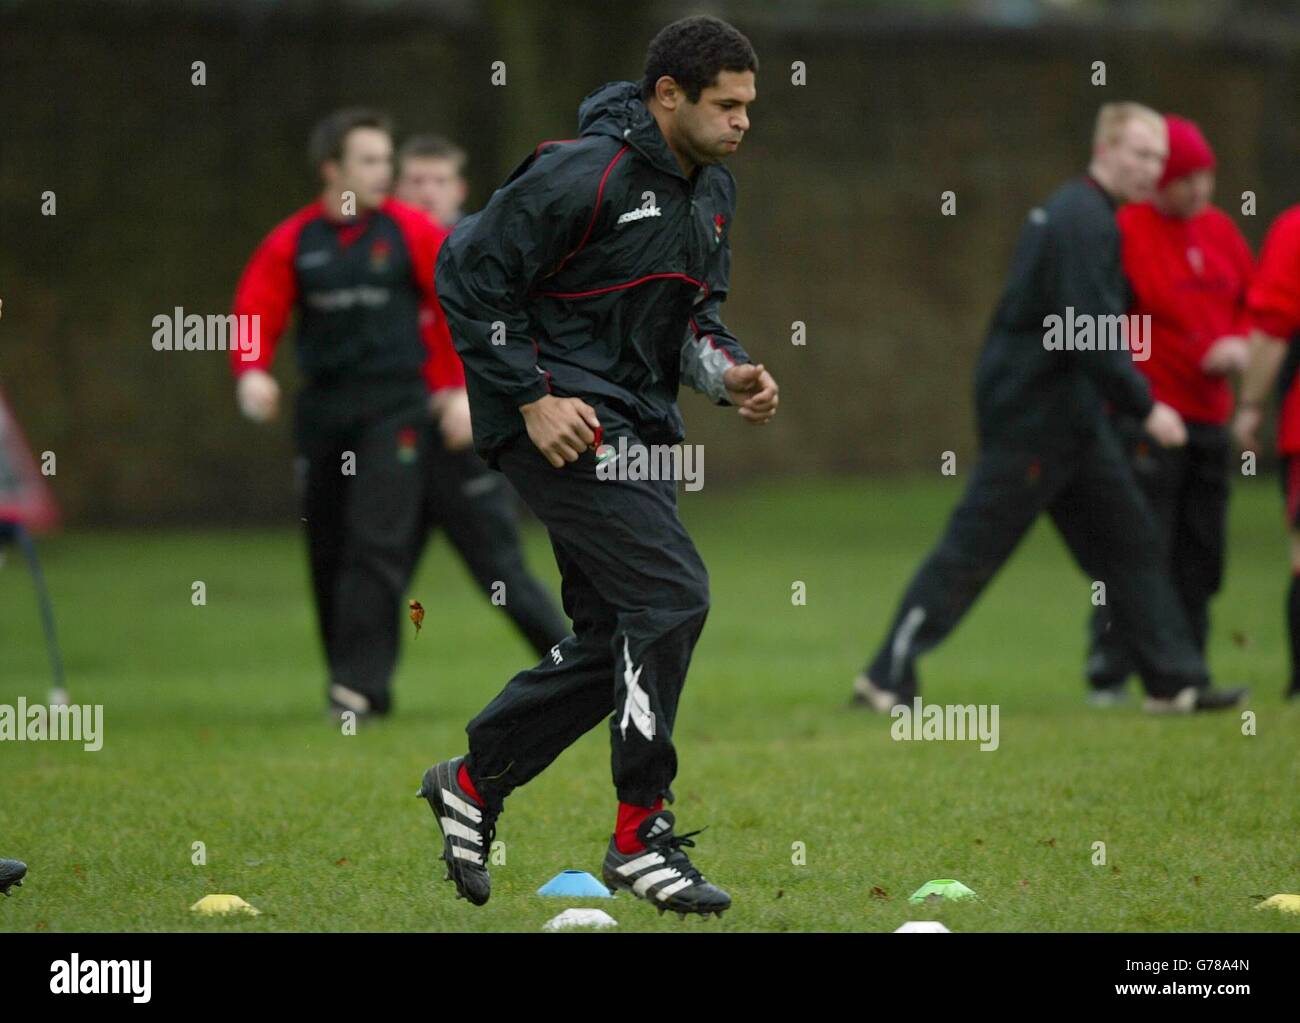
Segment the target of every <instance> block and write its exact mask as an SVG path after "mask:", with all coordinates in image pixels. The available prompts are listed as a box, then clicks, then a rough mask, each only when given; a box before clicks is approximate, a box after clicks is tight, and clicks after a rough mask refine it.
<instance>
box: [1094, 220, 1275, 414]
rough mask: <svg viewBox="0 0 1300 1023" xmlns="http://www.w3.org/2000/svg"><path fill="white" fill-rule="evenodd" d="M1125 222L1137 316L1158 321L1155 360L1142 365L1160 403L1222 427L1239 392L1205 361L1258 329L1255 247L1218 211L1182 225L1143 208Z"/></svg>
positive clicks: (1126, 265)
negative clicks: (1252, 315)
mask: <svg viewBox="0 0 1300 1023" xmlns="http://www.w3.org/2000/svg"><path fill="white" fill-rule="evenodd" d="M1118 219H1119V229H1120V237H1121V244H1122V252H1123V260H1124V274H1125V276H1126V277H1127V278H1128V280H1129V286H1130V287H1131V288H1132V290H1133V304H1132V308H1131V310H1130V312H1132V313H1134V314H1137V315H1139V316H1141V315H1150V317H1151V336H1150V337H1149V338H1148V339H1147V341H1148V343H1149V344H1150V346H1151V348H1150V357H1149V358H1148V359H1146V360H1145V361H1143V362H1134V365H1135V366H1136V367H1137V368H1138V369H1139V370H1140V371H1141V372H1142V373H1143V375H1145V376H1146V378H1147V379H1148V380H1149V381H1150V382H1151V396H1152V397H1153V398H1155V400H1156V401H1162V402H1164V403H1165V404H1167V405H1172V406H1173V407H1174V408H1175V409H1176V410H1177V411H1178V413H1179V415H1181V416H1182V417H1183V418H1184V419H1186V420H1188V421H1190V422H1196V423H1213V424H1215V425H1222V424H1223V423H1225V422H1227V420H1228V417H1229V415H1231V413H1232V390H1231V388H1230V387H1229V386H1228V381H1227V379H1226V378H1225V377H1223V376H1210V375H1209V374H1207V373H1205V372H1204V371H1203V370H1202V369H1201V360H1202V359H1204V358H1205V353H1206V352H1208V351H1209V350H1210V348H1211V346H1213V344H1214V343H1215V342H1216V341H1218V340H1219V339H1220V338H1223V337H1229V336H1233V335H1236V336H1242V337H1244V336H1245V335H1246V334H1247V332H1248V331H1249V329H1250V328H1249V321H1248V319H1247V316H1246V293H1247V290H1248V289H1249V287H1250V282H1251V279H1252V277H1253V275H1254V260H1253V258H1252V256H1251V253H1250V246H1249V245H1248V244H1247V243H1246V239H1245V238H1244V237H1242V234H1241V231H1239V230H1238V229H1237V225H1236V224H1234V223H1233V222H1232V220H1231V219H1230V218H1229V217H1228V215H1227V214H1225V213H1224V212H1223V211H1222V210H1220V209H1218V208H1217V207H1214V206H1208V207H1206V208H1205V209H1204V210H1203V211H1202V212H1200V213H1198V214H1197V215H1196V216H1194V217H1192V218H1191V219H1189V220H1182V219H1179V218H1176V217H1169V216H1166V215H1165V214H1163V213H1161V212H1160V211H1159V210H1157V209H1156V208H1155V207H1154V206H1152V205H1151V204H1150V203H1135V204H1132V205H1129V206H1125V207H1124V208H1123V209H1121V210H1120V211H1119V217H1118Z"/></svg>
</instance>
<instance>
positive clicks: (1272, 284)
mask: <svg viewBox="0 0 1300 1023" xmlns="http://www.w3.org/2000/svg"><path fill="white" fill-rule="evenodd" d="M1248 304H1249V308H1250V317H1251V321H1252V323H1253V325H1254V326H1255V328H1256V329H1257V330H1260V331H1262V332H1263V333H1265V334H1267V335H1268V336H1269V337H1271V338H1273V339H1274V340H1276V341H1282V342H1286V341H1290V340H1291V338H1292V337H1293V336H1294V335H1295V334H1296V332H1297V331H1300V205H1297V206H1292V207H1291V208H1290V209H1288V210H1285V211H1284V212H1283V213H1282V215H1281V216H1279V217H1278V218H1277V220H1275V221H1273V226H1272V227H1270V228H1269V230H1268V236H1267V237H1266V238H1265V239H1264V248H1263V249H1262V250H1261V251H1260V257H1259V275H1258V276H1257V277H1256V278H1255V283H1254V285H1252V286H1251V289H1250V297H1249V299H1248ZM1277 449H1278V451H1279V452H1281V453H1282V454H1284V455H1294V454H1300V377H1297V378H1296V379H1295V380H1292V381H1291V384H1290V386H1289V387H1288V388H1287V392H1286V397H1285V398H1283V399H1282V411H1281V414H1280V417H1279V420H1278V428H1277Z"/></svg>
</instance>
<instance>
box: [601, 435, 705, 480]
mask: <svg viewBox="0 0 1300 1023" xmlns="http://www.w3.org/2000/svg"><path fill="white" fill-rule="evenodd" d="M596 478H597V479H602V480H681V481H682V482H683V484H684V485H685V488H686V489H687V490H692V491H694V490H699V489H700V488H701V487H703V486H704V445H702V444H649V445H647V444H641V443H632V444H629V443H628V442H627V438H626V437H620V438H618V446H617V447H615V446H614V445H613V444H602V445H601V446H600V447H598V448H597V449H596Z"/></svg>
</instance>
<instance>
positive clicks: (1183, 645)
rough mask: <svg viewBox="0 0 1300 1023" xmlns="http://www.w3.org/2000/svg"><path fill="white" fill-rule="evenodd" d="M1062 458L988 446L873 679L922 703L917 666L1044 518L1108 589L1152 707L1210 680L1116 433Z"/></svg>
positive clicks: (906, 600)
mask: <svg viewBox="0 0 1300 1023" xmlns="http://www.w3.org/2000/svg"><path fill="white" fill-rule="evenodd" d="M1079 445H1080V446H1078V447H1077V448H1075V449H1074V450H1071V451H1067V452H1062V453H1059V454H1055V455H1050V454H1047V453H1042V454H1034V453H1030V452H1025V451H1017V450H1011V449H1008V448H1000V447H986V448H985V449H984V450H983V452H982V453H981V454H980V457H979V461H978V463H977V464H976V466H975V470H974V474H973V476H972V478H971V481H970V484H969V485H968V487H967V489H966V493H965V494H964V495H963V497H962V499H961V503H960V504H958V506H957V508H956V510H955V511H954V512H953V514H952V517H951V518H950V519H949V521H948V528H947V530H946V532H945V533H944V535H943V538H942V539H941V540H940V542H939V545H938V546H937V547H936V548H935V549H934V550H933V551H932V552H931V553H930V555H929V557H927V558H926V560H925V562H924V563H923V564H922V565H921V567H920V569H919V570H918V571H917V573H916V575H915V577H914V578H913V579H912V582H911V584H910V585H909V586H908V588H907V591H906V593H905V594H904V596H903V600H902V603H901V604H900V606H899V609H898V613H897V615H896V616H895V619H894V622H893V624H892V626H891V627H890V629H889V633H888V634H887V635H886V637H885V641H884V643H883V644H882V646H881V647H880V650H879V652H878V653H877V654H876V656H875V658H874V660H872V661H871V663H870V664H869V665H868V667H867V674H868V676H869V677H870V678H871V680H872V682H873V683H875V684H876V685H877V686H881V687H884V688H887V689H892V690H895V691H897V692H898V693H900V694H901V695H902V696H903V697H904V698H905V699H907V700H910V699H912V697H913V696H914V694H915V692H916V685H917V677H916V659H917V658H918V657H920V656H921V655H922V654H924V653H925V652H926V651H927V650H930V649H932V648H933V647H935V646H936V645H938V644H939V643H940V642H941V641H942V640H943V639H944V637H946V636H947V635H948V634H949V633H950V632H951V631H952V630H953V628H955V627H956V625H957V623H958V622H959V621H961V619H962V616H963V615H965V613H966V612H967V611H968V610H969V609H970V607H971V605H972V604H974V603H975V600H976V598H977V597H979V595H980V593H981V592H982V591H983V589H984V587H985V585H986V584H987V583H988V582H989V580H990V579H992V578H993V576H994V575H995V574H997V572H998V570H999V569H1000V568H1001V567H1002V566H1003V565H1004V564H1005V563H1006V561H1007V559H1008V558H1009V557H1010V556H1011V553H1012V551H1014V550H1015V548H1016V545H1017V544H1019V543H1020V541H1021V539H1022V538H1023V537H1024V535H1025V534H1026V533H1027V532H1028V531H1029V528H1030V526H1032V525H1033V523H1034V521H1035V520H1036V519H1037V518H1038V516H1039V514H1040V513H1041V512H1044V511H1046V512H1047V513H1048V514H1049V515H1050V516H1051V517H1052V521H1053V522H1054V523H1055V524H1056V528H1057V529H1058V530H1059V531H1060V534H1061V537H1062V539H1064V541H1065V543H1066V546H1067V547H1069V549H1070V552H1071V554H1073V555H1074V558H1075V560H1076V561H1077V562H1078V564H1079V566H1080V567H1081V568H1082V569H1083V570H1084V572H1086V573H1087V574H1088V576H1089V577H1090V578H1092V579H1093V580H1094V581H1101V582H1103V583H1105V586H1106V592H1107V598H1108V603H1111V604H1112V607H1113V610H1114V619H1113V621H1114V625H1115V628H1116V629H1117V630H1118V632H1119V634H1120V635H1121V636H1122V637H1123V638H1124V640H1125V642H1126V643H1127V646H1128V648H1129V649H1130V650H1131V651H1132V654H1133V657H1134V660H1135V663H1136V665H1137V668H1138V671H1139V672H1140V673H1141V676H1142V680H1143V682H1144V684H1145V685H1146V688H1147V691H1148V693H1149V694H1150V695H1151V696H1158V697H1167V696H1171V695H1173V694H1174V693H1176V692H1178V691H1179V690H1181V689H1182V688H1184V687H1185V686H1188V685H1204V684H1206V683H1207V681H1208V674H1207V672H1206V669H1205V663H1204V661H1203V659H1202V658H1201V655H1200V653H1199V652H1198V651H1197V648H1196V644H1195V642H1194V641H1193V638H1192V633H1191V629H1190V628H1189V626H1188V623H1187V618H1186V615H1185V614H1184V612H1183V608H1182V602H1181V601H1180V600H1179V599H1178V594H1177V591H1175V589H1174V586H1173V583H1172V582H1171V581H1170V580H1169V577H1168V574H1167V573H1168V568H1167V561H1166V558H1165V556H1164V545H1163V544H1162V542H1161V541H1160V537H1159V532H1158V529H1157V526H1156V524H1155V521H1154V518H1153V517H1152V515H1151V512H1150V511H1149V510H1148V508H1147V505H1146V502H1145V501H1144V500H1143V498H1142V495H1141V493H1140V492H1139V490H1138V488H1137V483H1136V482H1135V481H1134V479H1133V472H1132V469H1131V468H1130V467H1129V464H1128V462H1127V460H1126V459H1125V457H1124V454H1123V451H1122V449H1121V447H1120V445H1119V442H1118V440H1117V439H1116V438H1115V435H1114V433H1113V432H1112V430H1111V428H1110V427H1109V426H1106V425H1103V426H1101V427H1100V428H1099V429H1098V430H1097V431H1096V433H1094V434H1093V435H1092V436H1091V438H1090V439H1085V440H1081V441H1080V442H1079Z"/></svg>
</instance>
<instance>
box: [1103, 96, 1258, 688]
mask: <svg viewBox="0 0 1300 1023" xmlns="http://www.w3.org/2000/svg"><path fill="white" fill-rule="evenodd" d="M1165 125H1166V127H1167V128H1168V131H1169V158H1168V159H1167V160H1166V161H1165V169H1164V173H1163V174H1161V175H1160V181H1159V183H1158V185H1157V191H1156V194H1155V196H1154V197H1153V198H1152V199H1151V201H1150V202H1145V203H1133V204H1130V205H1128V206H1125V207H1124V208H1123V209H1121V210H1120V211H1119V233H1120V238H1121V245H1122V249H1123V262H1124V274H1125V276H1126V277H1127V278H1128V282H1129V286H1130V287H1131V289H1132V292H1133V302H1132V305H1131V306H1130V307H1129V311H1130V313H1131V314H1132V315H1136V316H1150V317H1151V331H1152V333H1151V338H1150V341H1151V353H1150V358H1148V359H1145V360H1143V361H1141V362H1138V363H1137V366H1138V368H1139V369H1140V370H1141V372H1142V375H1143V376H1145V377H1146V378H1147V380H1148V382H1149V383H1150V384H1151V394H1152V397H1154V398H1155V399H1156V401H1163V402H1165V403H1166V404H1167V405H1170V406H1171V407H1172V408H1173V409H1174V410H1175V411H1177V412H1178V414H1179V415H1180V416H1182V417H1183V423H1184V424H1185V425H1186V426H1187V443H1186V444H1184V445H1182V446H1181V447H1172V448H1165V447H1161V446H1160V445H1158V444H1153V443H1152V441H1151V438H1150V437H1148V436H1147V435H1146V433H1145V432H1143V430H1142V424H1141V423H1138V422H1136V421H1135V420H1131V419H1127V418H1125V417H1123V416H1116V417H1115V418H1114V420H1113V425H1114V426H1115V429H1116V432H1117V433H1118V435H1119V437H1120V440H1121V443H1123V445H1124V447H1125V449H1126V454H1127V455H1128V457H1129V462H1130V464H1131V465H1132V467H1133V473H1134V476H1135V477H1136V478H1137V482H1138V486H1139V487H1140V488H1141V489H1142V493H1143V494H1144V495H1145V496H1146V499H1147V501H1148V502H1149V504H1150V506H1151V510H1152V511H1153V512H1154V513H1155V516H1156V522H1157V525H1158V526H1159V528H1160V537H1161V540H1162V542H1163V544H1164V551H1165V559H1166V563H1167V564H1168V566H1169V572H1170V576H1171V577H1172V579H1173V582H1174V588H1175V589H1176V590H1177V591H1178V598H1179V600H1181V601H1182V605H1183V610H1184V611H1185V612H1186V614H1187V619H1188V623H1189V624H1190V625H1191V627H1192V639H1193V640H1194V641H1195V642H1196V648H1197V649H1198V650H1200V652H1201V655H1202V656H1204V655H1205V647H1206V640H1207V638H1208V636H1209V631H1210V614H1209V605H1210V598H1211V597H1213V596H1214V594H1215V593H1217V592H1218V591H1219V585H1220V583H1221V582H1222V580H1223V549H1224V542H1225V533H1226V530H1227V520H1228V475H1229V468H1230V463H1231V459H1232V452H1231V444H1230V441H1229V438H1228V428H1227V425H1226V424H1227V422H1228V418H1229V416H1230V414H1231V412H1232V388H1231V386H1230V385H1229V381H1228V378H1229V376H1232V375H1236V374H1238V373H1240V372H1241V371H1242V369H1243V368H1244V367H1245V364H1246V356H1247V353H1248V351H1249V348H1248V343H1247V340H1246V337H1247V334H1248V333H1249V328H1248V327H1247V325H1246V291H1247V289H1248V288H1249V287H1250V281H1251V277H1252V276H1253V274H1254V264H1255V260H1254V257H1253V256H1252V255H1251V252H1250V245H1249V244H1248V243H1247V242H1246V239H1245V238H1244V237H1242V234H1241V231H1240V230H1239V229H1238V227H1237V225H1236V224H1234V223H1233V222H1232V218H1231V217H1229V216H1228V215H1227V214H1226V213H1224V212H1223V211H1222V210H1220V209H1219V208H1218V207H1216V206H1212V205H1211V204H1210V200H1211V199H1212V198H1213V196H1214V167H1215V159H1214V151H1213V150H1212V149H1211V148H1210V144H1209V143H1208V142H1206V140H1205V136H1204V135H1202V134H1201V130H1200V128H1198V127H1197V126H1196V124H1195V123H1194V122H1192V121H1189V120H1186V119H1185V118H1182V117H1175V116H1173V115H1166V117H1165ZM1113 618H1114V609H1113V607H1111V606H1110V605H1109V604H1103V605H1100V606H1099V607H1097V609H1096V610H1095V611H1094V612H1093V616H1092V622H1091V629H1090V636H1091V650H1090V651H1089V655H1088V662H1087V669H1086V672H1087V676H1088V683H1089V685H1090V687H1091V692H1090V694H1089V702H1090V703H1092V704H1093V705H1094V706H1112V705H1114V704H1117V703H1119V702H1121V701H1122V700H1123V696H1124V685H1125V680H1126V679H1127V677H1128V675H1129V674H1130V673H1131V672H1132V670H1133V663H1134V662H1133V656H1132V655H1131V654H1130V653H1129V651H1128V647H1127V645H1126V644H1125V643H1124V641H1123V639H1122V638H1121V635H1120V632H1119V630H1118V629H1113V628H1112V627H1111V623H1112V621H1113Z"/></svg>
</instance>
